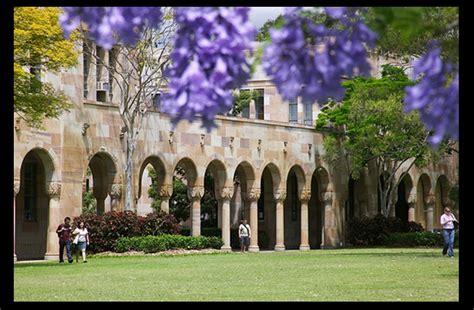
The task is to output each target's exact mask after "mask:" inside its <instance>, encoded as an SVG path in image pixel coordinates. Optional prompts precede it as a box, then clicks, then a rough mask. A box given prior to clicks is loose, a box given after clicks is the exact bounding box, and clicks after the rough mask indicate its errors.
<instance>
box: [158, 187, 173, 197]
mask: <svg viewBox="0 0 474 310" xmlns="http://www.w3.org/2000/svg"><path fill="white" fill-rule="evenodd" d="M172 194H173V186H172V185H170V184H165V185H163V186H161V188H160V197H161V198H165V199H166V198H168V199H169V198H170V197H171V195H172Z"/></svg>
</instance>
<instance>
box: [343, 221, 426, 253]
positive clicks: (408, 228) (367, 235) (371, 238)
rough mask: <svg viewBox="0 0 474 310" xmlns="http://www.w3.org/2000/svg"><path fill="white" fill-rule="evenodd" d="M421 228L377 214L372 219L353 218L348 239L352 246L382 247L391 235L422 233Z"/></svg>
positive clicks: (349, 225)
mask: <svg viewBox="0 0 474 310" xmlns="http://www.w3.org/2000/svg"><path fill="white" fill-rule="evenodd" d="M422 231H423V226H422V225H421V224H419V223H415V222H408V223H404V222H403V221H402V220H401V219H399V218H397V217H388V218H387V217H385V216H383V215H381V214H378V215H376V216H374V217H372V218H368V217H363V218H353V219H351V220H349V223H348V231H347V232H348V237H347V241H349V242H350V243H351V244H352V245H355V246H367V245H382V244H383V243H384V242H385V238H386V236H388V235H389V234H391V233H405V232H406V233H408V232H422Z"/></svg>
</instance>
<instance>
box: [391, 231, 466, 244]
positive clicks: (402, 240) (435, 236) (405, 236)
mask: <svg viewBox="0 0 474 310" xmlns="http://www.w3.org/2000/svg"><path fill="white" fill-rule="evenodd" d="M383 245H385V246H394V247H416V246H427V247H429V246H437V247H442V246H443V245H444V239H443V236H442V235H441V234H440V233H433V232H429V231H424V232H408V233H392V234H388V235H387V236H385V238H384V240H383ZM454 246H455V247H459V238H458V232H456V234H455V237H454Z"/></svg>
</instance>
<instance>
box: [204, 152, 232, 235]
mask: <svg viewBox="0 0 474 310" xmlns="http://www.w3.org/2000/svg"><path fill="white" fill-rule="evenodd" d="M205 167H206V170H205V172H204V182H203V184H204V196H203V198H205V199H204V200H203V201H207V203H208V204H209V205H210V206H211V208H208V210H207V212H205V210H204V209H203V206H202V205H201V219H202V221H201V225H203V227H206V225H207V227H216V226H217V227H221V221H222V200H221V199H220V195H221V193H223V189H224V186H225V185H226V184H227V183H228V181H227V169H226V166H225V165H224V163H223V162H222V161H220V160H218V159H212V160H211V161H210V162H209V163H207V165H206V166H205ZM209 176H211V177H212V179H213V182H212V183H211V182H210V181H211V178H209Z"/></svg>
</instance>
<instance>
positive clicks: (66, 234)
mask: <svg viewBox="0 0 474 310" xmlns="http://www.w3.org/2000/svg"><path fill="white" fill-rule="evenodd" d="M70 223H71V218H70V217H69V216H67V217H65V218H64V223H63V224H59V226H58V228H57V229H56V233H57V234H58V237H59V262H60V263H64V248H66V255H67V260H68V262H69V263H72V251H71V225H70Z"/></svg>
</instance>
